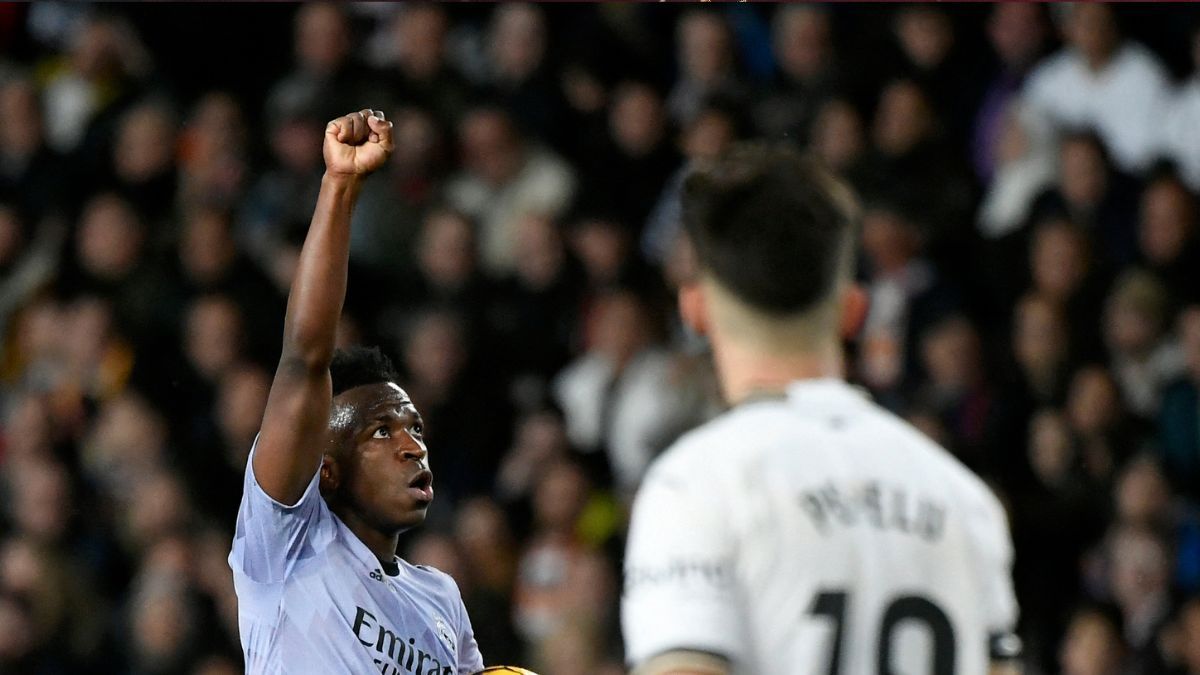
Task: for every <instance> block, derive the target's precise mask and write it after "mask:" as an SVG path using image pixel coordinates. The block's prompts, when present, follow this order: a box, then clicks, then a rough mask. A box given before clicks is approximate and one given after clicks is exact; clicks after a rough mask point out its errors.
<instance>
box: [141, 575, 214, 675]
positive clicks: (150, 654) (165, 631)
mask: <svg viewBox="0 0 1200 675" xmlns="http://www.w3.org/2000/svg"><path fill="white" fill-rule="evenodd" d="M140 586H141V588H139V589H137V591H136V593H135V596H134V603H133V608H132V610H133V611H132V624H133V625H132V626H131V628H132V635H131V637H132V638H133V640H132V642H133V645H132V646H133V648H134V658H135V660H136V661H137V663H138V665H140V666H141V667H142V668H145V669H147V670H150V671H151V672H153V671H154V670H159V669H173V668H178V667H179V666H180V665H181V663H179V662H180V660H181V658H182V657H183V655H184V652H185V651H186V650H187V649H189V648H191V644H190V642H191V640H192V639H193V637H194V634H195V632H196V629H197V623H198V621H199V616H197V609H196V607H195V606H194V604H193V601H192V600H191V599H190V598H189V597H188V596H187V589H186V587H184V586H183V584H182V583H180V582H179V581H178V580H176V579H171V578H165V577H161V576H158V577H154V578H150V579H147V580H143V581H142V582H141V583H140Z"/></svg>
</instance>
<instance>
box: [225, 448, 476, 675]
mask: <svg viewBox="0 0 1200 675" xmlns="http://www.w3.org/2000/svg"><path fill="white" fill-rule="evenodd" d="M318 480H319V479H318V475H317V467H313V478H312V481H311V482H310V483H309V485H308V488H307V489H306V490H305V491H304V496H303V497H301V498H300V501H299V502H297V503H296V504H295V505H292V506H286V505H284V504H280V503H279V502H277V501H275V500H274V499H271V497H270V496H268V495H267V493H266V492H264V491H263V489H262V488H261V487H260V486H259V484H258V481H257V480H255V478H254V452H253V451H251V453H250V461H249V462H247V464H246V479H245V483H244V485H243V494H242V504H241V508H240V509H239V510H238V518H237V531H236V532H235V534H234V539H233V550H232V551H231V552H230V554H229V565H230V567H232V568H233V580H234V586H235V587H236V590H237V597H238V627H239V630H240V632H241V638H242V651H243V653H244V655H245V657H246V674H247V675H310V674H311V675H335V674H336V675H377V674H378V675H465V674H467V673H474V672H476V671H479V670H482V669H483V659H482V658H480V655H479V647H478V646H477V645H476V643H475V635H474V632H473V631H472V630H471V621H470V619H469V618H468V617H467V612H466V609H465V608H464V607H463V602H462V597H461V596H460V595H459V592H458V586H457V585H456V584H455V583H454V580H453V579H451V578H450V576H449V575H447V574H445V573H443V572H439V571H438V570H435V569H433V568H430V567H424V566H421V565H410V564H408V563H407V562H405V561H403V560H400V559H399V558H397V559H396V562H397V563H398V565H399V573H398V574H396V575H394V576H392V575H389V574H387V573H385V572H384V570H383V569H381V567H380V564H379V560H378V559H377V558H376V557H375V555H374V554H373V553H371V551H370V550H369V549H368V548H367V546H366V544H364V543H363V542H362V541H361V540H360V539H359V538H358V537H357V536H355V534H354V533H353V532H351V531H350V529H349V528H348V527H346V525H345V523H343V522H342V521H341V519H340V518H338V517H337V515H335V514H334V513H333V511H331V510H330V509H329V506H328V505H326V504H325V500H324V499H322V498H321V493H320V491H319V489H318Z"/></svg>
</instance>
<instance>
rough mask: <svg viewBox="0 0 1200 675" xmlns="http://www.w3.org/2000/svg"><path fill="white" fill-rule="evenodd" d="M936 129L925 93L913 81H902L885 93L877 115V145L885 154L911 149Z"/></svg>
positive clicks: (875, 129) (890, 86) (894, 153)
mask: <svg viewBox="0 0 1200 675" xmlns="http://www.w3.org/2000/svg"><path fill="white" fill-rule="evenodd" d="M932 129H933V112H932V111H931V110H930V108H929V102H928V101H926V100H925V94H924V93H923V92H922V91H921V89H920V88H919V87H918V86H917V85H916V84H915V83H914V82H912V81H909V80H900V81H898V82H893V83H892V84H889V85H888V86H887V88H886V89H884V90H883V95H882V97H881V98H880V101H879V109H878V110H877V111H876V113H875V128H874V131H873V135H874V139H875V145H876V146H877V147H878V148H879V150H880V151H881V152H883V153H884V154H885V155H891V156H897V155H903V154H904V153H906V152H908V151H909V150H912V149H913V148H914V147H916V145H917V144H918V143H920V142H921V141H922V140H924V139H925V138H926V137H927V136H928V135H929V134H930V132H931V131H932Z"/></svg>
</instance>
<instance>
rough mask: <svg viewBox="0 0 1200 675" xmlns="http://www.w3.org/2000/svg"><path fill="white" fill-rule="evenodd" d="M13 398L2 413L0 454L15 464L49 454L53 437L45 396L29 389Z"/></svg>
mask: <svg viewBox="0 0 1200 675" xmlns="http://www.w3.org/2000/svg"><path fill="white" fill-rule="evenodd" d="M14 398H15V401H12V402H11V406H10V407H9V408H8V410H7V414H6V415H5V417H4V455H5V461H6V462H12V463H13V464H14V465H15V464H20V463H22V462H25V461H28V460H34V459H39V458H41V457H44V456H46V455H47V454H49V453H50V452H51V446H52V444H53V439H52V438H51V435H50V406H49V405H47V403H46V401H45V399H43V398H42V397H41V396H38V395H36V394H33V393H24V394H21V395H19V396H17V397H14Z"/></svg>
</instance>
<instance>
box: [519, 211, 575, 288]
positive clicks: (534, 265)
mask: <svg viewBox="0 0 1200 675" xmlns="http://www.w3.org/2000/svg"><path fill="white" fill-rule="evenodd" d="M516 240H517V247H516V250H518V251H521V256H520V257H518V258H517V276H518V277H520V279H521V281H522V282H523V283H524V284H525V285H526V286H527V287H529V288H532V289H544V288H548V287H549V286H551V285H552V284H553V283H554V282H555V281H557V280H558V275H559V272H561V271H562V267H563V263H564V262H565V261H566V254H565V252H564V250H563V241H562V236H561V235H560V234H559V232H558V226H557V225H556V224H555V223H554V221H553V220H551V219H550V218H548V217H546V216H541V215H537V214H533V213H530V214H527V215H525V216H524V217H523V218H521V219H520V221H519V222H518V223H517V232H516Z"/></svg>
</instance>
